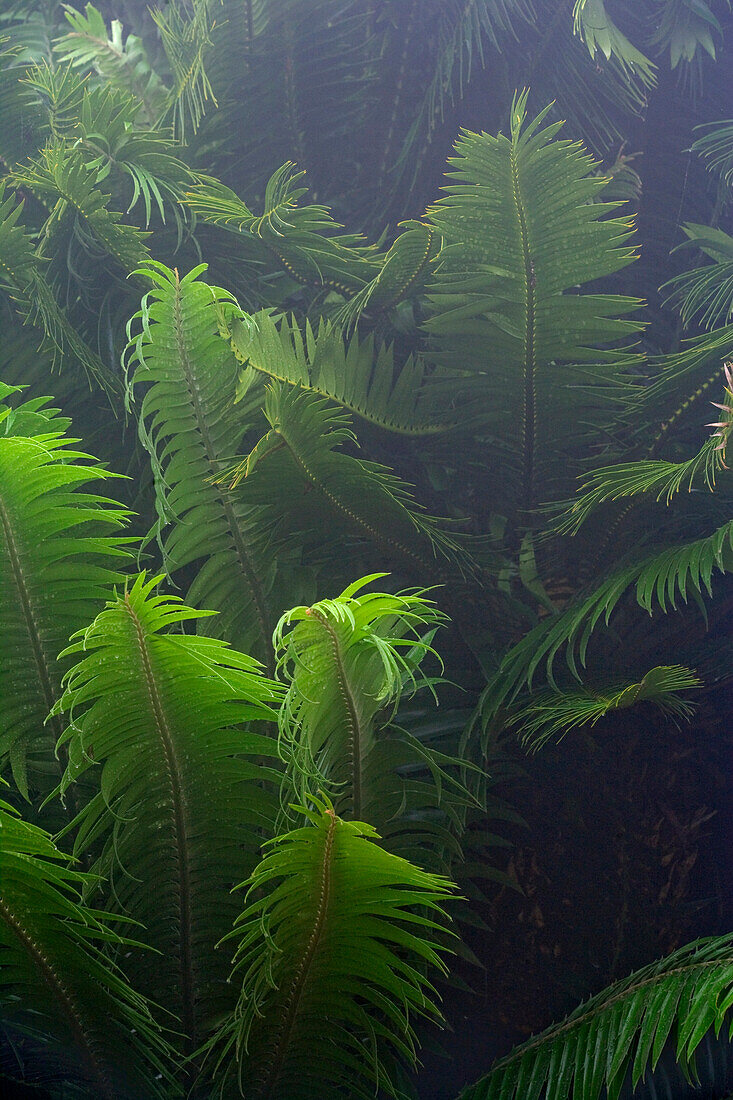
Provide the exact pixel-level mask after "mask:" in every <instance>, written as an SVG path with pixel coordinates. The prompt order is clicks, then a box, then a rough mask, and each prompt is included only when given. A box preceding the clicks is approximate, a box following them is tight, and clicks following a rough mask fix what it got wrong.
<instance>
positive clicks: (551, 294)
mask: <svg viewBox="0 0 733 1100" xmlns="http://www.w3.org/2000/svg"><path fill="white" fill-rule="evenodd" d="M526 104H527V95H526V93H525V94H522V95H521V96H519V97H518V98H517V99H516V100H515V103H514V105H513V108H512V117H511V132H510V135H509V136H508V137H505V136H503V135H499V137H496V138H494V137H491V136H489V135H488V134H473V133H470V132H466V133H464V134H463V136H462V137H461V138H460V139H459V141H458V144H457V147H456V148H457V154H458V155H457V156H456V157H455V158H453V160H452V161H451V164H452V166H453V172H452V175H453V176H454V177H455V178H456V179H457V181H458V182H457V183H453V184H451V185H450V186H449V187H448V188H447V191H448V194H447V196H446V197H445V198H443V199H440V200H439V201H438V202H437V203H436V204H435V206H433V207H431V208H430V210H429V217H430V220H431V221H432V222H433V224H434V225H435V226H436V228H437V229H438V231H439V232H440V233H441V234H442V236H443V249H442V252H441V254H440V256H439V258H438V261H437V264H436V275H435V281H434V283H433V285H432V287H431V288H430V291H429V302H430V313H431V315H430V316H429V318H428V320H427V322H426V324H425V328H426V330H427V332H428V334H429V336H430V340H431V343H430V347H431V355H432V356H433V357H434V359H435V360H436V361H437V362H438V363H440V364H441V365H443V366H446V367H453V368H454V369H456V370H461V371H465V372H470V374H471V375H472V381H471V383H470V385H469V386H468V387H467V388H468V392H469V393H471V394H472V396H473V397H474V399H475V400H476V402H477V406H478V411H479V414H480V416H481V418H482V420H483V421H484V423H485V424H486V426H487V428H488V430H489V431H490V433H491V436H492V437H493V439H494V440H495V442H494V444H493V448H494V449H495V450H496V451H497V452H498V456H499V458H500V460H501V462H502V477H501V479H499V481H498V483H497V484H496V485H495V486H494V487H492V495H494V494H495V495H496V502H497V505H498V504H499V503H501V504H502V505H503V506H505V507H509V506H511V507H512V508H513V509H517V508H519V509H522V510H523V511H524V513H525V515H526V514H527V513H528V512H530V511H531V510H532V509H533V508H534V507H536V505H537V504H538V503H539V502H541V501H542V500H543V499H548V497H549V496H550V495H555V494H556V493H557V492H558V489H559V484H558V477H560V479H562V477H563V475H564V474H565V473H567V472H568V471H569V470H570V469H572V468H573V466H576V468H577V465H576V463H577V459H574V457H573V456H574V455H576V454H577V451H578V448H579V447H582V446H584V445H585V444H586V442H588V441H594V438H595V437H594V432H593V427H594V422H595V424H596V426H597V425H598V424H599V423H601V424H602V423H603V422H604V418H605V420H606V421H607V420H608V418H609V416H610V415H611V410H612V408H613V402H614V401H615V400H618V399H619V398H620V396H621V395H622V393H623V388H622V386H621V381H622V378H623V374H624V371H625V370H626V369H627V368H628V367H629V366H630V365H631V363H633V362H634V361H635V357H634V355H632V354H631V353H630V352H629V351H628V349H620V350H617V349H615V348H614V347H613V346H612V345H615V344H617V343H618V341H619V340H624V339H628V338H629V337H630V336H633V334H635V333H636V332H638V331H639V329H640V325H639V324H638V323H637V322H635V321H630V320H623V319H621V315H623V314H624V313H629V312H631V311H633V310H634V309H636V308H637V307H638V305H639V303H638V302H637V301H636V300H634V299H631V298H623V297H615V296H610V295H600V294H583V293H575V292H573V293H569V291H570V290H571V289H572V290H573V291H574V290H575V288H576V287H577V286H578V285H582V284H583V283H585V282H588V281H590V280H593V279H599V278H601V277H602V276H605V275H609V274H611V273H612V272H615V271H618V270H619V269H621V268H622V267H624V266H626V265H627V264H629V263H631V262H632V260H633V259H634V253H633V250H632V249H631V248H630V247H629V246H628V245H627V243H626V242H627V241H628V238H629V237H630V235H631V232H632V228H633V226H632V223H631V221H630V220H629V219H628V218H627V219H621V218H608V217H606V215H607V214H609V213H610V212H612V211H613V210H614V209H615V208H616V207H617V205H618V204H616V203H603V202H599V201H594V199H596V197H597V195H598V192H599V190H600V189H601V188H602V187H603V186H604V180H603V179H602V178H598V177H597V176H595V175H593V170H594V168H595V165H594V162H593V160H592V158H591V157H589V156H588V154H587V153H586V152H585V151H584V149H583V147H582V146H581V145H580V144H579V143H577V142H571V141H560V140H558V139H557V137H556V135H557V132H558V130H559V128H560V125H561V124H560V123H553V124H551V125H549V126H544V127H543V125H542V123H543V120H544V118H545V116H546V114H547V111H548V110H549V108H546V109H545V110H544V111H543V112H542V113H541V114H540V115H539V116H538V117H537V118H536V119H535V120H534V121H532V122H529V123H527V122H526ZM596 430H597V428H596ZM571 438H572V440H573V451H572V453H571V451H570V449H569V448H568V440H570V439H571Z"/></svg>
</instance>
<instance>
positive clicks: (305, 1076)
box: [219, 801, 451, 1100]
mask: <svg viewBox="0 0 733 1100" xmlns="http://www.w3.org/2000/svg"><path fill="white" fill-rule="evenodd" d="M301 812H302V813H303V815H304V816H305V817H306V818H307V819H308V821H309V822H310V824H309V825H305V826H304V827H303V828H299V829H296V830H294V831H293V832H290V833H286V834H285V835H283V836H280V837H278V838H277V839H276V840H274V841H272V842H271V843H270V844H269V845H268V849H267V852H266V854H265V857H264V859H263V860H262V862H261V863H260V864H259V865H258V867H257V869H256V870H255V872H254V874H253V875H252V877H251V878H250V879H249V880H248V881H247V882H246V883H243V884H242V885H243V886H245V887H246V888H247V899H246V905H245V909H244V912H243V913H242V914H241V916H240V917H239V918H238V919H237V926H236V929H235V933H234V935H236V938H237V939H238V941H239V942H238V946H237V954H236V956H235V970H234V974H235V976H236V978H237V980H238V981H239V982H241V984H242V995H241V998H240V1001H239V1004H238V1006H237V1010H236V1013H235V1015H234V1017H233V1019H232V1021H231V1022H230V1023H228V1024H226V1025H225V1026H224V1028H223V1029H222V1031H221V1034H220V1036H219V1043H221V1044H222V1045H223V1049H222V1050H221V1052H220V1055H219V1065H220V1066H221V1067H222V1069H224V1070H225V1072H226V1068H227V1063H226V1062H225V1061H224V1059H225V1058H227V1056H230V1055H231V1054H232V1053H234V1054H236V1062H237V1064H238V1067H239V1077H240V1083H241V1087H242V1089H243V1093H244V1095H246V1096H247V1097H251V1098H252V1100H254V1098H255V1097H257V1098H258V1100H312V1098H313V1097H314V1096H315V1095H318V1096H319V1097H322V1098H323V1100H330V1098H332V1097H333V1098H334V1100H335V1098H336V1097H337V1096H342V1095H343V1093H344V1090H346V1091H347V1093H348V1095H349V1096H352V1097H354V1098H356V1097H359V1098H364V1100H366V1098H368V1097H372V1096H374V1091H375V1088H376V1087H381V1088H382V1089H384V1091H385V1093H386V1094H387V1095H388V1096H397V1091H396V1089H395V1086H394V1083H393V1080H392V1063H393V1060H394V1057H395V1055H398V1056H400V1057H401V1058H406V1059H407V1060H409V1061H414V1058H415V1046H416V1036H415V1031H414V1021H416V1020H418V1019H419V1018H420V1017H421V1016H427V1017H429V1018H432V1019H434V1020H439V1019H440V1013H439V1010H438V1008H437V1006H436V993H435V990H434V989H433V987H432V986H431V984H430V982H429V980H428V978H427V977H426V975H425V969H426V967H430V968H431V969H433V970H437V971H438V972H440V971H444V970H445V964H444V962H443V960H442V958H441V955H442V953H443V950H444V948H443V949H442V948H440V947H438V946H433V945H431V944H430V943H429V937H430V938H432V937H433V935H434V934H435V932H437V931H439V930H441V929H442V928H443V927H444V925H445V915H444V913H443V909H442V906H443V905H444V903H445V902H447V901H448V900H449V898H450V895H451V885H450V883H448V882H447V881H446V880H445V879H443V878H441V877H440V876H438V875H429V874H426V873H425V872H424V871H420V870H419V869H418V868H417V867H414V866H413V865H412V864H410V863H408V862H407V861H406V860H403V859H400V858H399V857H397V856H394V855H391V854H390V853H388V852H385V851H384V850H383V849H382V848H381V847H380V846H379V845H378V844H375V843H373V842H374V841H375V840H378V836H377V834H376V832H375V830H374V829H373V828H372V827H371V826H370V825H366V824H364V823H363V822H359V821H355V822H349V821H342V820H341V819H340V818H338V817H337V816H336V815H335V814H334V812H333V810H332V809H331V807H330V805H329V804H328V803H326V804H325V805H324V804H323V803H322V802H319V801H315V811H312V810H307V809H305V808H301ZM326 1020H327V1021H328V1026H327V1027H324V1026H323V1025H324V1021H326ZM230 1072H232V1073H236V1070H235V1069H233V1070H230ZM225 1095H231V1094H230V1093H225Z"/></svg>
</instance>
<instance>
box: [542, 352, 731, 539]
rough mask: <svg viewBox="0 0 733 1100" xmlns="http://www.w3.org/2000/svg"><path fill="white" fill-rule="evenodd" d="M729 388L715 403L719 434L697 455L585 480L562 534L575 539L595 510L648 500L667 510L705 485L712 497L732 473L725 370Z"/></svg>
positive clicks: (603, 471)
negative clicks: (726, 474) (675, 500)
mask: <svg viewBox="0 0 733 1100" xmlns="http://www.w3.org/2000/svg"><path fill="white" fill-rule="evenodd" d="M725 376H726V381H727V383H728V384H727V386H726V388H725V391H724V395H723V401H722V402H718V401H714V402H713V405H714V407H715V408H716V409H717V410H718V411H717V413H716V414H715V415H717V416H718V417H719V419H718V420H717V421H714V422H713V423H710V424H707V425H706V427H708V428H715V431H714V432H712V433H711V434H710V435H709V436H708V438H707V439H706V440H705V442H704V443H703V445H702V447H701V448H700V450H699V451H698V452H697V454H695V455H693V457H692V458H688V459H686V460H685V461H681V462H665V461H664V460H662V459H648V460H646V461H639V462H623V463H619V464H617V465H616V466H605V467H601V468H600V469H598V470H594V471H593V472H592V473H591V474H588V475H587V477H585V478H584V479H583V483H582V485H581V488H580V489H579V495H578V498H577V499H576V500H575V501H573V503H572V504H571V505H570V506H569V507H568V509H567V511H566V512H565V513H564V515H563V516H562V517H561V518H560V519H559V520H558V521H557V522H556V524H555V526H556V528H557V530H559V531H562V532H564V533H565V534H575V533H576V532H577V531H578V530H579V528H580V527H581V526H582V525H583V524H584V523H585V522H586V520H587V519H588V518H589V516H591V515H592V514H593V513H594V512H595V511H596V509H597V508H598V507H599V506H600V505H602V504H605V503H607V502H608V501H614V500H624V499H627V498H630V497H638V496H643V495H648V496H650V497H653V499H654V500H657V501H660V500H664V502H665V503H666V504H669V502H670V501H671V500H672V498H673V497H674V496H675V495H676V494H677V493H679V492H681V491H682V490H683V489H686V490H687V492H692V491H693V489H694V488H696V487H698V485H700V484H702V485H704V486H705V488H706V489H707V490H708V491H710V492H712V491H713V490H714V489H715V485H716V481H717V479H718V477H719V475H720V473H721V471H722V470H727V469H728V466H727V465H726V461H725V459H726V451H727V447H728V440H729V437H730V433H731V429H732V428H733V378H731V373H730V367H726V368H725Z"/></svg>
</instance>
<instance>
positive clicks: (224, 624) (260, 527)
mask: <svg viewBox="0 0 733 1100" xmlns="http://www.w3.org/2000/svg"><path fill="white" fill-rule="evenodd" d="M205 270H206V267H205V265H203V264H202V265H200V266H199V267H196V268H194V269H193V270H192V271H190V272H189V273H188V274H187V275H184V276H183V277H180V276H179V274H178V272H177V271H171V270H170V269H169V268H167V267H165V266H164V265H163V264H159V263H154V262H153V263H150V264H149V265H147V266H146V267H144V268H141V269H140V270H139V271H138V274H139V275H141V276H142V277H144V278H145V279H146V280H149V281H150V282H152V284H153V287H152V290H150V291H149V292H148V293H147V294H146V295H145V297H144V298H143V300H142V307H141V309H140V311H139V313H137V314H136V315H135V317H134V318H133V320H132V321H131V322H130V325H129V326H128V336H129V343H128V346H127V349H126V352H125V360H126V368H127V372H128V382H127V393H128V398H129V399H130V400H131V401H134V402H138V401H139V411H138V425H139V433H140V439H141V440H142V443H143V446H144V447H145V449H146V450H147V451H148V453H149V454H150V458H151V462H152V465H153V472H154V475H155V486H156V509H157V512H158V524H157V533H158V538H159V540H160V541H161V544H162V548H163V554H164V562H165V567H166V569H167V571H168V572H169V573H170V574H171V575H174V576H175V574H176V573H177V572H178V571H179V570H181V569H183V568H184V567H185V566H187V565H189V564H191V563H192V562H200V563H201V567H200V570H199V573H198V575H197V577H196V579H195V580H194V581H193V584H192V587H191V588H190V590H189V592H188V599H189V600H190V601H192V602H194V603H196V604H198V605H200V606H204V607H209V608H211V609H213V610H215V611H218V612H220V614H219V615H218V616H217V617H216V619H214V620H212V621H210V622H209V623H207V625H206V627H205V629H206V631H207V632H209V631H210V632H212V633H216V634H217V635H219V636H223V637H224V638H226V639H227V640H228V641H230V642H232V643H233V644H236V645H238V646H240V647H241V648H242V649H244V650H246V651H250V650H252V651H253V652H254V653H255V654H256V656H258V657H259V658H261V659H262V660H264V661H265V662H266V663H268V664H271V661H272V649H271V645H270V639H271V636H272V631H273V628H274V626H275V623H276V622H277V618H278V616H279V615H280V614H281V612H282V611H283V610H284V608H285V606H287V594H286V593H284V592H280V593H279V594H276V580H277V579H278V577H280V579H282V571H281V570H280V571H279V570H278V553H281V554H282V559H283V560H281V562H280V563H279V564H280V565H283V564H285V559H286V558H287V553H286V549H287V548H286V544H285V542H284V540H283V539H282V538H281V537H280V535H279V533H278V532H277V530H276V522H277V512H276V511H275V509H274V508H273V507H272V503H273V502H272V501H270V502H269V506H267V505H263V504H260V503H253V502H252V501H250V499H249V495H248V493H247V492H246V490H245V487H243V488H242V490H240V491H239V492H231V491H229V490H227V489H226V488H225V487H224V486H223V485H222V484H221V481H222V479H223V476H224V474H225V472H226V471H227V470H228V469H229V468H230V467H231V465H232V463H233V462H234V461H235V459H236V456H237V453H238V452H239V451H240V449H241V442H242V437H243V435H244V433H245V432H246V430H247V429H248V428H249V427H251V424H250V423H249V422H248V419H247V415H246V414H245V412H244V406H242V405H240V406H238V407H235V405H234V398H235V391H236V384H237V375H238V373H239V364H238V362H237V360H236V358H235V356H234V354H233V352H232V351H231V350H230V348H229V346H228V344H227V342H226V341H225V340H224V339H222V337H221V336H220V334H219V327H218V325H219V318H220V310H221V309H223V308H224V307H228V306H229V304H230V301H231V299H230V296H229V295H228V294H227V292H226V291H223V290H221V289H219V288H218V287H211V286H209V285H207V284H206V283H205V282H203V281H202V279H201V278H200V276H201V275H202V274H203V272H204V271H205ZM140 394H142V398H141V399H140V398H139V395H140ZM274 499H275V500H276V499H277V494H276V496H275V498H274Z"/></svg>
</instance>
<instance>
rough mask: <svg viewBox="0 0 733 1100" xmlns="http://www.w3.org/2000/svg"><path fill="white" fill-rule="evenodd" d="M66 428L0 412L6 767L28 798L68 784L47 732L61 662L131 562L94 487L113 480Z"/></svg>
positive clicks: (51, 420) (112, 510) (1, 716)
mask: <svg viewBox="0 0 733 1100" xmlns="http://www.w3.org/2000/svg"><path fill="white" fill-rule="evenodd" d="M6 396H7V395H6ZM1 409H2V407H1V406H0V410H1ZM44 420H45V424H44V423H43V421H44ZM66 424H67V422H66V421H65V420H64V419H63V418H60V417H57V416H55V415H53V410H49V409H46V408H44V403H43V402H41V401H37V400H36V401H31V402H28V403H26V404H24V405H20V406H19V407H15V408H12V407H6V409H5V410H4V411H1V412H0V649H1V650H2V657H1V659H0V697H1V698H2V700H3V705H2V708H0V766H2V767H3V768H4V769H7V768H8V767H9V768H10V770H11V772H12V776H13V780H14V783H15V785H16V787H17V788H18V790H19V791H20V792H21V794H22V795H23V797H24V798H26V799H28V798H30V797H33V798H34V799H35V798H37V797H38V796H39V795H45V794H48V793H49V791H50V790H51V789H52V788H53V787H55V786H56V785H57V784H58V782H59V779H60V772H59V763H58V761H57V760H56V758H55V755H54V750H55V742H56V739H57V738H58V737H59V735H60V733H61V729H62V727H61V725H60V724H59V722H58V721H57V720H56V721H53V722H52V723H51V724H50V725H48V726H46V725H44V723H45V720H46V717H47V715H48V712H49V711H50V710H51V708H52V706H53V705H54V703H55V702H56V700H57V699H58V698H59V697H60V694H61V691H60V682H61V676H62V673H63V671H64V669H65V668H66V667H67V665H66V664H64V663H61V664H59V663H58V662H57V657H58V654H59V653H60V651H61V650H62V649H63V648H64V646H65V645H66V644H67V643H68V640H69V636H70V635H71V634H72V633H73V632H74V631H76V630H78V629H79V628H80V627H81V626H82V625H84V624H85V623H86V622H88V621H89V619H90V618H92V617H93V616H94V615H95V614H96V612H97V611H98V610H99V608H100V607H101V606H102V604H103V602H104V600H106V599H108V598H109V595H110V593H111V591H112V586H113V585H114V584H115V583H117V582H119V581H120V580H121V573H120V572H119V566H120V565H125V564H127V562H128V560H129V557H128V555H127V554H126V552H125V549H124V546H125V542H126V541H129V540H126V539H125V538H124V537H123V536H121V535H120V534H119V533H118V532H119V529H120V527H121V526H122V525H123V523H124V521H125V518H126V516H127V513H126V512H125V510H124V509H122V508H121V507H120V506H119V505H117V504H115V503H114V502H113V501H110V500H108V499H107V498H105V497H102V496H99V495H97V494H96V493H94V492H93V491H90V490H89V488H88V486H90V484H93V483H94V482H100V481H108V480H109V479H110V478H111V477H113V476H114V475H113V474H110V473H109V472H107V471H105V470H103V469H101V468H100V467H99V466H96V465H94V463H93V460H91V459H90V458H89V456H88V455H85V454H83V453H82V452H80V451H77V450H75V448H74V444H75V443H76V442H77V441H76V440H74V439H68V438H64V436H63V431H64V428H65V427H66ZM31 429H32V430H33V431H34V434H33V436H32V437H26V436H23V435H19V434H18V433H19V432H20V431H28V430H31Z"/></svg>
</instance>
